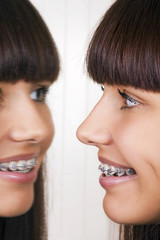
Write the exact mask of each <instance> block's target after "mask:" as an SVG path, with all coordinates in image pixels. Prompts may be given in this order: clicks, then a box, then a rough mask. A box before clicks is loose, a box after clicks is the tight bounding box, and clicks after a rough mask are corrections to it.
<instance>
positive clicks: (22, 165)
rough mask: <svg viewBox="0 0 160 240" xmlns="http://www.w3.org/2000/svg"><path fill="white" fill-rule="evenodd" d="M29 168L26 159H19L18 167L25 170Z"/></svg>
mask: <svg viewBox="0 0 160 240" xmlns="http://www.w3.org/2000/svg"><path fill="white" fill-rule="evenodd" d="M26 168H27V163H26V161H24V160H21V161H18V163H17V169H18V170H20V171H24V170H26Z"/></svg>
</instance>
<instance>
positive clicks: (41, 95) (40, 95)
mask: <svg viewBox="0 0 160 240" xmlns="http://www.w3.org/2000/svg"><path fill="white" fill-rule="evenodd" d="M35 92H36V98H35V96H32V94H33V93H35ZM48 93H49V88H48V87H46V86H42V87H40V88H38V89H35V90H34V91H33V92H31V94H30V97H31V98H32V99H33V100H34V101H37V102H40V103H45V101H46V96H47V94H48Z"/></svg>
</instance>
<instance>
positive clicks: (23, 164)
mask: <svg viewBox="0 0 160 240" xmlns="http://www.w3.org/2000/svg"><path fill="white" fill-rule="evenodd" d="M49 86H50V83H49V82H45V81H44V82H40V83H32V82H31V83H27V82H24V81H22V80H19V81H18V82H17V83H14V84H12V83H4V82H1V83H0V129H1V130H0V196H1V201H0V216H5V217H11V216H17V215H20V214H23V213H25V212H26V211H27V210H28V209H29V208H30V207H31V205H32V203H33V199H34V182H35V181H36V178H37V174H38V170H39V168H40V166H41V164H42V161H43V158H44V156H45V153H46V151H47V149H48V147H49V146H50V144H51V141H52V138H53V133H54V128H53V123H52V118H51V114H50V111H49V109H48V106H47V104H46V102H45V100H46V94H47V91H48V88H49Z"/></svg>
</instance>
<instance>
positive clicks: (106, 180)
mask: <svg viewBox="0 0 160 240" xmlns="http://www.w3.org/2000/svg"><path fill="white" fill-rule="evenodd" d="M136 177H137V175H130V176H123V177H112V176H111V177H110V176H109V177H106V176H104V174H102V175H101V176H100V178H99V183H100V185H101V186H102V187H103V188H104V189H106V190H108V189H109V188H111V187H114V186H117V185H119V184H123V183H126V182H128V181H131V180H133V179H135V178H136Z"/></svg>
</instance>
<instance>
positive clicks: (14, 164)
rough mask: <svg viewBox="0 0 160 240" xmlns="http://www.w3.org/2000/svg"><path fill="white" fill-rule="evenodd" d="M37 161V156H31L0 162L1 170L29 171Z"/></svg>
mask: <svg viewBox="0 0 160 240" xmlns="http://www.w3.org/2000/svg"><path fill="white" fill-rule="evenodd" d="M37 163H38V161H37V158H31V159H29V160H19V161H10V162H2V163H0V171H3V172H16V173H29V172H30V171H31V170H32V169H33V168H34V167H35V166H36V165H37Z"/></svg>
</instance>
